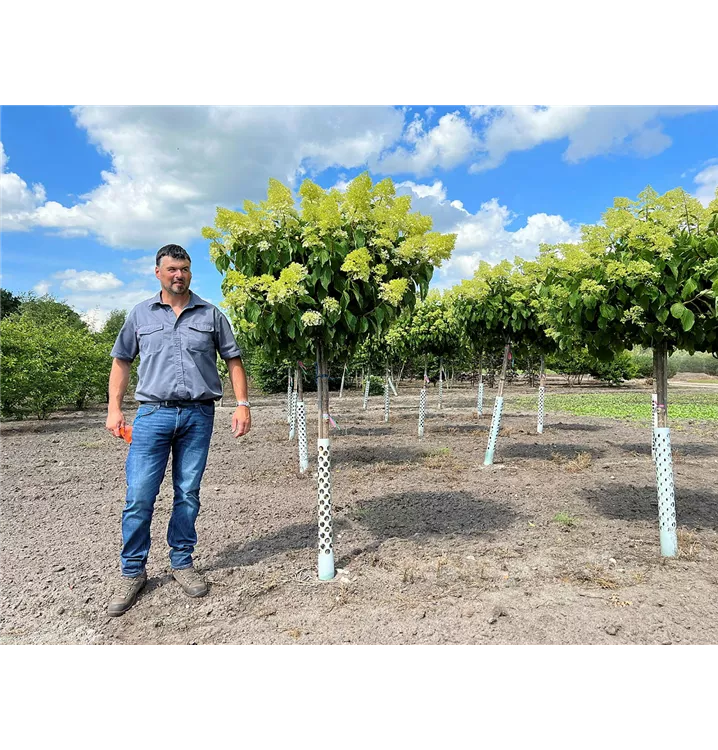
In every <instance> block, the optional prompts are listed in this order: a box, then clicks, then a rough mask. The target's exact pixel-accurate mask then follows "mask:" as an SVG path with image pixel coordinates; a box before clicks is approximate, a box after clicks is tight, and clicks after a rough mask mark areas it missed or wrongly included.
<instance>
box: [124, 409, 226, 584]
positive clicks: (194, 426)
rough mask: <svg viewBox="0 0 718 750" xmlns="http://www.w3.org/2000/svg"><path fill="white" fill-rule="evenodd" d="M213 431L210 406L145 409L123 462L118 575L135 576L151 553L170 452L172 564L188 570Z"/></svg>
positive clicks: (138, 413)
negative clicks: (154, 520)
mask: <svg viewBox="0 0 718 750" xmlns="http://www.w3.org/2000/svg"><path fill="white" fill-rule="evenodd" d="M213 426H214V404H211V405H207V406H205V405H201V404H192V405H190V406H180V407H165V406H158V405H155V404H152V405H143V406H141V407H140V408H139V409H138V411H137V416H136V417H135V421H134V424H133V425H132V443H131V445H130V452H129V454H128V456H127V464H126V473H127V495H126V499H125V509H124V511H123V512H122V553H121V555H120V560H121V563H122V575H124V576H133V577H134V576H138V575H140V574H141V573H142V572H143V571H144V569H145V565H146V564H147V556H148V555H149V552H150V524H151V522H152V511H153V510H154V507H155V500H156V499H157V494H158V493H159V491H160V485H161V484H162V480H163V479H164V476H165V470H166V468H167V461H168V459H169V455H170V450H171V451H172V483H173V485H174V504H173V506H172V517H171V518H170V523H169V527H168V529H167V543H168V544H169V546H170V564H171V565H172V568H174V569H175V570H180V569H182V568H189V567H191V565H192V553H193V552H194V547H195V544H197V532H196V531H195V521H196V520H197V515H198V514H199V485H200V482H201V481H202V474H203V473H204V469H205V466H206V465H207V454H208V453H209V441H210V438H211V437H212V427H213Z"/></svg>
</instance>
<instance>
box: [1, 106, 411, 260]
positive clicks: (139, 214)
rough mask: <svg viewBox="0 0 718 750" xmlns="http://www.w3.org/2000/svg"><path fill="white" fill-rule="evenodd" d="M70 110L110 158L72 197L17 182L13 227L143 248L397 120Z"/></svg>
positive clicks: (338, 159)
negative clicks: (86, 188) (20, 194)
mask: <svg viewBox="0 0 718 750" xmlns="http://www.w3.org/2000/svg"><path fill="white" fill-rule="evenodd" d="M73 116H74V117H75V120H76V122H77V125H78V126H79V127H81V128H83V129H84V130H86V131H87V134H88V137H89V139H90V141H91V143H93V144H95V145H96V146H97V148H98V150H100V151H101V152H103V153H106V154H108V155H109V156H110V157H111V159H112V168H111V169H110V170H107V171H104V172H102V174H101V179H102V182H101V184H100V185H98V187H96V188H95V189H94V190H92V191H91V192H89V193H87V194H85V195H83V196H80V201H79V202H78V203H76V204H75V205H68V206H65V205H62V204H60V203H58V202H55V201H49V202H46V203H43V204H42V205H38V204H39V203H40V201H38V200H36V201H35V202H34V203H30V202H28V200H27V190H26V191H25V194H24V196H25V204H24V205H25V208H26V210H25V213H24V214H23V216H22V219H23V221H22V227H25V228H27V227H29V226H40V227H45V228H47V229H52V230H59V231H60V233H61V234H64V235H68V234H72V235H79V234H83V233H84V234H87V233H91V234H93V235H95V236H96V237H97V238H98V239H99V240H100V241H101V242H103V243H105V244H107V245H110V246H113V247H124V248H144V249H147V248H151V247H159V246H161V245H163V244H166V243H168V242H176V243H178V244H182V245H185V244H188V243H189V242H190V241H191V240H192V239H195V238H197V237H198V236H199V232H200V229H201V227H202V226H203V225H206V224H211V223H212V222H213V219H214V212H215V209H216V207H217V206H218V205H223V206H229V207H232V206H236V205H237V204H239V203H241V202H242V201H243V200H244V199H247V198H249V199H251V200H259V199H262V198H263V197H264V196H265V195H266V189H267V182H268V180H269V178H270V177H276V178H278V179H281V180H283V181H285V182H289V183H294V182H295V180H296V178H297V177H299V176H301V175H302V174H305V173H308V172H311V171H312V170H317V171H321V170H323V169H326V168H327V167H332V166H339V167H341V166H343V167H346V168H348V169H351V168H355V167H359V166H362V165H364V164H366V163H367V161H368V160H369V158H370V157H371V156H378V154H379V153H381V152H382V151H384V150H385V149H387V148H388V147H389V146H391V145H392V144H393V143H394V142H396V141H397V139H398V138H399V137H400V136H401V132H402V128H403V121H404V115H403V113H402V112H400V111H399V110H397V109H393V108H391V107H76V108H75V109H73ZM18 179H19V178H18ZM23 184H24V183H23ZM43 200H44V198H43ZM19 226H20V225H18V224H17V222H15V224H14V225H13V227H12V228H19ZM6 228H10V227H6Z"/></svg>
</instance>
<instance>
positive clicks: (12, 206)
mask: <svg viewBox="0 0 718 750" xmlns="http://www.w3.org/2000/svg"><path fill="white" fill-rule="evenodd" d="M8 162H9V159H8V157H7V155H6V154H5V148H4V147H3V144H2V143H0V207H2V215H1V216H0V220H1V222H2V229H3V231H5V232H22V231H27V230H28V229H29V227H30V224H31V223H32V219H31V217H32V215H33V212H34V211H35V210H36V209H37V207H38V206H40V205H42V204H43V203H44V201H45V197H46V195H45V188H44V187H43V186H42V185H41V184H39V183H36V184H33V186H32V188H28V186H27V183H26V182H25V180H23V179H22V178H21V177H20V176H19V175H17V174H15V173H14V172H6V171H5V167H6V166H7V164H8Z"/></svg>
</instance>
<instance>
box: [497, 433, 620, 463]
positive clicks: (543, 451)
mask: <svg viewBox="0 0 718 750" xmlns="http://www.w3.org/2000/svg"><path fill="white" fill-rule="evenodd" d="M555 453H558V454H559V455H560V456H563V457H564V458H575V457H576V454H577V453H588V454H590V456H591V458H594V459H595V458H601V457H602V456H604V455H605V453H606V451H605V450H602V449H601V448H596V447H594V446H591V445H581V444H579V443H555V444H553V445H547V444H546V443H535V444H532V445H529V444H526V443H509V444H506V442H505V441H504V442H502V440H501V435H499V439H498V442H497V443H496V455H497V456H498V457H499V458H534V459H541V460H544V461H551V460H553V456H554V454H555Z"/></svg>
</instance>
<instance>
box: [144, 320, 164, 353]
mask: <svg viewBox="0 0 718 750" xmlns="http://www.w3.org/2000/svg"><path fill="white" fill-rule="evenodd" d="M137 337H138V338H139V340H140V354H156V353H157V352H159V351H161V350H162V344H163V343H164V326H163V325H159V324H153V325H148V326H140V327H139V328H138V329H137Z"/></svg>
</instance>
